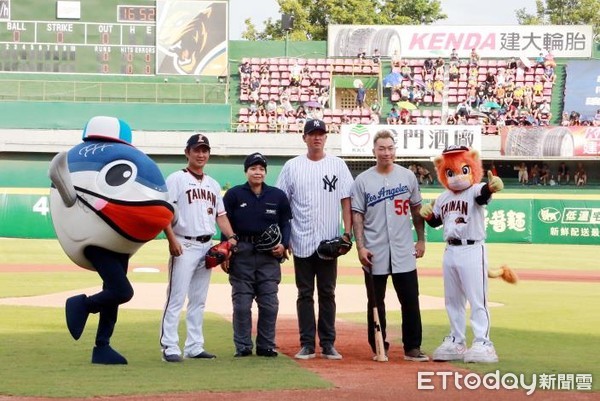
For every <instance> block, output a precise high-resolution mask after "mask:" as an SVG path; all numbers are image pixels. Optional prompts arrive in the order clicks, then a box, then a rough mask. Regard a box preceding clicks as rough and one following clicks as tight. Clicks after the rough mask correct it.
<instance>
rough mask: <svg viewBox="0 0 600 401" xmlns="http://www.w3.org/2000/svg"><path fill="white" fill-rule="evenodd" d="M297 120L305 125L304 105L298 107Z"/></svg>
mask: <svg viewBox="0 0 600 401" xmlns="http://www.w3.org/2000/svg"><path fill="white" fill-rule="evenodd" d="M296 121H297V122H298V124H299V125H302V126H304V123H305V122H306V111H305V110H304V106H302V105H300V106H298V108H297V109H296Z"/></svg>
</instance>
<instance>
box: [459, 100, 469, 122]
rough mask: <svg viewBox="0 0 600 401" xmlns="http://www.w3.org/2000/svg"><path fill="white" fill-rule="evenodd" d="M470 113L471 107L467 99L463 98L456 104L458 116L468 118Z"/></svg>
mask: <svg viewBox="0 0 600 401" xmlns="http://www.w3.org/2000/svg"><path fill="white" fill-rule="evenodd" d="M470 113H471V108H470V107H469V105H468V103H467V99H461V101H460V102H459V103H458V104H457V105H456V115H457V116H458V117H461V118H464V119H468V118H469V114H470Z"/></svg>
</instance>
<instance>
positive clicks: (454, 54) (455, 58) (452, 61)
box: [449, 48, 459, 65]
mask: <svg viewBox="0 0 600 401" xmlns="http://www.w3.org/2000/svg"><path fill="white" fill-rule="evenodd" d="M458 62H459V60H458V52H457V51H456V48H453V49H452V51H451V52H450V63H449V64H450V65H458Z"/></svg>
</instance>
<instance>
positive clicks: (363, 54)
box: [356, 48, 367, 63]
mask: <svg viewBox="0 0 600 401" xmlns="http://www.w3.org/2000/svg"><path fill="white" fill-rule="evenodd" d="M366 57H367V52H366V51H365V49H363V48H361V49H360V50H359V51H358V54H357V55H356V58H357V59H359V60H360V62H361V63H362V62H363V61H365V58H366Z"/></svg>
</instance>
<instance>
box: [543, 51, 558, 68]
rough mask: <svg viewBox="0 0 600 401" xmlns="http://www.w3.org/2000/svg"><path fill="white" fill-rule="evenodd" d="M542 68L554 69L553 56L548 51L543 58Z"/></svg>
mask: <svg viewBox="0 0 600 401" xmlns="http://www.w3.org/2000/svg"><path fill="white" fill-rule="evenodd" d="M544 67H552V68H556V61H554V55H553V54H552V53H551V52H550V50H548V53H546V55H545V56H544Z"/></svg>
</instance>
